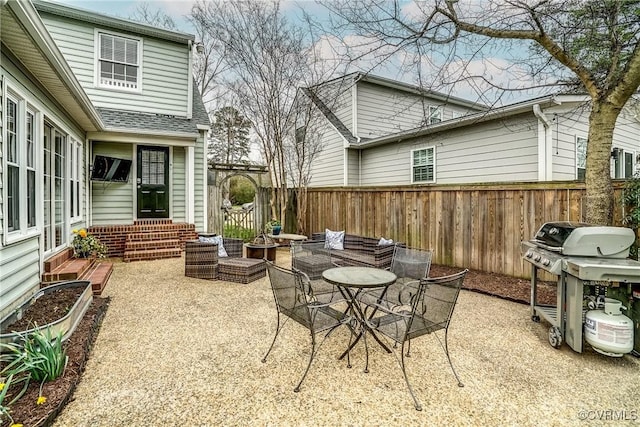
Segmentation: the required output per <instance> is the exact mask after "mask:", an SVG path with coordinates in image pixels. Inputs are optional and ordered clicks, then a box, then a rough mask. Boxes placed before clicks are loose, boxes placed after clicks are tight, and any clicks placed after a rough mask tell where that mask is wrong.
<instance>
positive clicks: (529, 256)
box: [524, 249, 533, 258]
mask: <svg viewBox="0 0 640 427" xmlns="http://www.w3.org/2000/svg"><path fill="white" fill-rule="evenodd" d="M524 255H525V256H526V257H527V258H531V257H532V256H533V251H532V250H531V249H529V250H528V251H527V253H526V254H524Z"/></svg>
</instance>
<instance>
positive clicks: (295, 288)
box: [262, 261, 344, 392]
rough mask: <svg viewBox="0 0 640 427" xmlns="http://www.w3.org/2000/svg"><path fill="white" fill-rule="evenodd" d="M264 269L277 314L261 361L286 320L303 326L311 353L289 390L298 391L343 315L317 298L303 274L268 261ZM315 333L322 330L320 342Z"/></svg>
mask: <svg viewBox="0 0 640 427" xmlns="http://www.w3.org/2000/svg"><path fill="white" fill-rule="evenodd" d="M267 271H268V273H269V281H270V282H271V290H272V291H273V298H274V300H275V303H276V308H277V312H278V317H277V324H276V333H275V336H274V337H273V341H272V342H271V345H270V346H269V350H267V353H266V354H265V355H264V357H263V358H262V362H263V363H265V362H266V361H267V356H269V353H271V350H272V349H273V346H274V344H275V342H276V338H278V334H279V333H280V331H281V330H282V328H284V325H285V324H286V323H287V321H288V320H289V319H292V320H293V321H294V322H296V323H298V324H300V325H302V326H304V327H305V328H307V329H308V330H309V332H310V333H311V355H310V357H309V363H308V364H307V368H306V369H305V371H304V374H303V375H302V378H300V382H299V383H298V385H297V386H296V387H295V388H294V389H293V391H295V392H298V391H300V386H301V385H302V382H303V381H304V379H305V378H306V376H307V373H308V372H309V369H310V368H311V363H312V362H313V359H314V358H315V356H316V354H317V353H318V351H319V350H320V347H321V346H322V344H323V343H324V341H325V340H326V339H327V338H328V337H329V335H331V333H332V332H333V331H334V330H335V329H336V328H337V327H338V326H340V325H342V324H343V323H342V318H343V317H344V314H343V312H341V311H338V310H336V309H334V308H332V307H331V306H330V305H329V304H325V303H321V302H319V301H317V299H316V298H315V296H314V295H313V290H312V288H311V287H310V286H309V281H308V277H306V274H305V273H303V272H300V271H295V272H294V271H290V270H286V269H284V268H281V267H278V266H276V265H274V264H273V263H271V262H268V261H267ZM281 315H282V316H284V320H282V321H281V319H280V317H281ZM319 333H324V337H323V338H322V341H320V343H317V342H316V335H317V334H319Z"/></svg>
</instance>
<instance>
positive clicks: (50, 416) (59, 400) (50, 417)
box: [0, 296, 110, 427]
mask: <svg viewBox="0 0 640 427" xmlns="http://www.w3.org/2000/svg"><path fill="white" fill-rule="evenodd" d="M76 298H77V297H76ZM40 299H42V300H43V301H42V302H41V303H42V304H46V302H45V301H44V300H45V298H40ZM109 300H110V299H109V298H100V297H95V296H94V297H93V302H92V303H91V305H90V306H89V308H88V309H87V312H86V313H85V315H84V317H83V318H82V320H81V321H80V323H79V324H78V326H77V328H76V330H75V331H74V332H73V334H72V335H71V336H70V337H69V338H68V339H67V340H66V341H65V342H64V345H63V346H64V347H65V349H66V352H67V356H68V357H69V361H68V364H67V367H66V370H65V373H64V375H62V376H61V377H59V378H57V379H56V380H54V381H50V382H47V383H45V384H43V386H42V393H40V383H37V382H34V381H32V382H31V383H30V384H29V388H28V389H27V391H26V393H25V394H24V395H23V396H22V397H21V398H20V399H19V400H18V401H17V402H15V403H14V404H13V405H11V409H10V414H11V416H12V417H13V421H14V422H15V423H19V424H22V425H24V426H25V427H27V426H49V425H51V424H53V421H54V419H55V418H56V416H57V415H58V414H59V413H60V411H62V409H63V408H64V407H65V405H66V404H67V402H68V401H69V400H70V399H71V397H72V396H73V392H74V390H75V388H76V385H77V384H78V382H79V381H80V377H81V376H82V372H83V371H84V368H85V364H86V362H87V359H88V358H89V353H90V352H91V347H92V346H93V343H94V341H95V338H96V336H97V334H98V331H99V329H100V325H101V324H102V319H103V318H104V315H105V313H106V311H107V308H108V307H109ZM73 301H75V300H73ZM56 303H58V304H60V303H61V301H60V300H56ZM59 317H61V316H58V318H59ZM23 319H24V318H23ZM42 320H44V321H43V322H42V324H45V323H49V322H50V321H52V320H51V319H48V320H45V319H42ZM53 320H56V319H53ZM14 326H15V324H14ZM40 395H42V396H45V397H46V398H47V401H46V402H45V403H43V404H41V405H37V404H36V401H37V400H38V396H40ZM10 400H11V397H10V396H7V401H10ZM10 425H11V422H10V420H5V419H3V420H2V421H1V424H0V426H2V427H4V426H10Z"/></svg>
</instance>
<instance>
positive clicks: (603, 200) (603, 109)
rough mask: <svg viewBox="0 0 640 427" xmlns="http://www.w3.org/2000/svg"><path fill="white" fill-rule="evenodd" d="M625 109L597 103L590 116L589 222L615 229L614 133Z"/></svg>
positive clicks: (588, 144) (587, 176) (588, 155)
mask: <svg viewBox="0 0 640 427" xmlns="http://www.w3.org/2000/svg"><path fill="white" fill-rule="evenodd" d="M620 111H621V109H620V108H618V107H616V106H613V105H611V104H608V103H604V102H597V101H594V103H593V106H592V110H591V114H590V115H589V142H588V143H587V168H586V178H585V179H586V186H587V197H586V203H585V205H586V222H588V223H592V224H599V225H611V224H612V222H613V187H612V185H611V145H612V143H613V129H614V127H615V124H616V120H617V119H618V115H619V114H620Z"/></svg>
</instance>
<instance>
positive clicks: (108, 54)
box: [98, 33, 141, 91]
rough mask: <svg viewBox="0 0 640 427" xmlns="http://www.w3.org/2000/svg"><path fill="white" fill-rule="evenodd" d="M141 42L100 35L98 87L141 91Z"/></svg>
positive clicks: (110, 35) (111, 35)
mask: <svg viewBox="0 0 640 427" xmlns="http://www.w3.org/2000/svg"><path fill="white" fill-rule="evenodd" d="M140 44H141V41H140V40H137V39H132V38H127V37H121V36H116V35H113V34H105V33H98V49H99V51H98V86H101V87H108V88H113V89H124V90H135V91H139V90H140V89H141V86H140V76H141V74H140V58H139V50H140Z"/></svg>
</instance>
